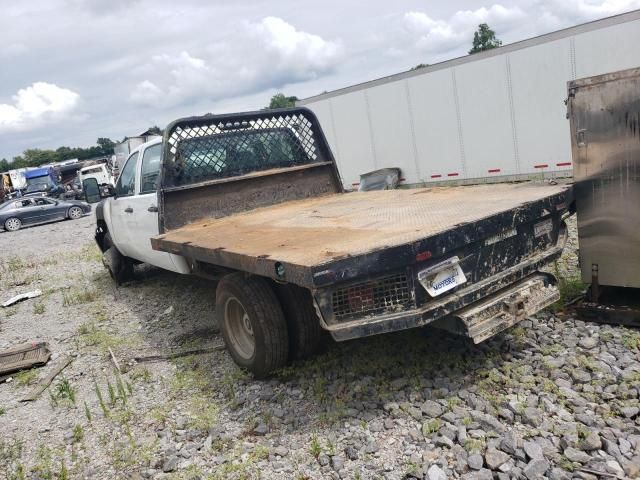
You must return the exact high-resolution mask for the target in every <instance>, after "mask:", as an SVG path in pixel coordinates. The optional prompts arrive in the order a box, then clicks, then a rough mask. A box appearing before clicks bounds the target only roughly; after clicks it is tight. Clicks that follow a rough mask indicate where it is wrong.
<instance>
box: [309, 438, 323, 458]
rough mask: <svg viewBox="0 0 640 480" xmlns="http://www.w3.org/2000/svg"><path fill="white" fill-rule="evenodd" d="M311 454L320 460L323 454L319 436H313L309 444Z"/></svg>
mask: <svg viewBox="0 0 640 480" xmlns="http://www.w3.org/2000/svg"><path fill="white" fill-rule="evenodd" d="M309 453H310V454H311V455H313V456H314V457H315V458H318V457H319V456H320V454H321V453H322V447H321V446H320V441H319V440H318V436H317V435H316V434H315V433H314V434H313V435H311V441H310V443H309Z"/></svg>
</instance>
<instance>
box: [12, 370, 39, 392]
mask: <svg viewBox="0 0 640 480" xmlns="http://www.w3.org/2000/svg"><path fill="white" fill-rule="evenodd" d="M36 378H38V371H37V370H36V369H35V368H32V369H31V370H22V371H21V372H18V373H16V375H15V377H13V379H14V380H15V382H16V385H18V386H20V387H24V386H26V385H31V384H32V383H33V382H34V381H35V379H36Z"/></svg>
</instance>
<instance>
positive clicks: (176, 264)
mask: <svg viewBox="0 0 640 480" xmlns="http://www.w3.org/2000/svg"><path fill="white" fill-rule="evenodd" d="M161 151H162V143H156V144H154V145H150V146H148V147H146V148H145V149H144V150H143V151H142V152H141V155H142V161H140V162H138V175H137V177H138V179H139V181H138V185H137V193H136V195H135V196H134V197H132V198H131V202H132V203H131V205H132V207H133V214H132V217H133V219H134V222H135V232H136V234H135V237H134V238H132V242H131V246H132V249H133V252H134V253H132V255H131V256H132V257H133V258H135V259H137V260H140V261H142V262H145V263H149V264H151V265H155V266H157V267H160V268H164V269H165V270H171V271H173V272H178V273H189V271H190V269H189V267H188V266H187V263H186V261H185V259H184V258H183V257H180V256H177V255H172V254H170V253H166V252H159V251H157V250H153V249H152V248H151V240H150V239H151V237H154V236H156V235H158V233H159V229H158V192H157V190H158V175H159V173H160V155H161Z"/></svg>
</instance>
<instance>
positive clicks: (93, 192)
mask: <svg viewBox="0 0 640 480" xmlns="http://www.w3.org/2000/svg"><path fill="white" fill-rule="evenodd" d="M82 192H83V195H84V200H85V202H87V203H98V202H99V201H100V200H102V195H101V192H100V187H99V186H98V181H97V180H96V179H95V178H87V179H85V180H83V181H82Z"/></svg>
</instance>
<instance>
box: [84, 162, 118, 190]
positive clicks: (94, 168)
mask: <svg viewBox="0 0 640 480" xmlns="http://www.w3.org/2000/svg"><path fill="white" fill-rule="evenodd" d="M88 178H95V179H96V181H97V182H98V184H99V185H103V184H108V185H113V177H112V176H111V174H110V173H109V169H108V168H107V166H106V165H105V164H104V163H101V164H98V165H89V166H87V167H82V168H81V169H80V170H79V171H78V180H79V181H80V184H81V185H82V183H83V182H84V181H85V180H86V179H88Z"/></svg>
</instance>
